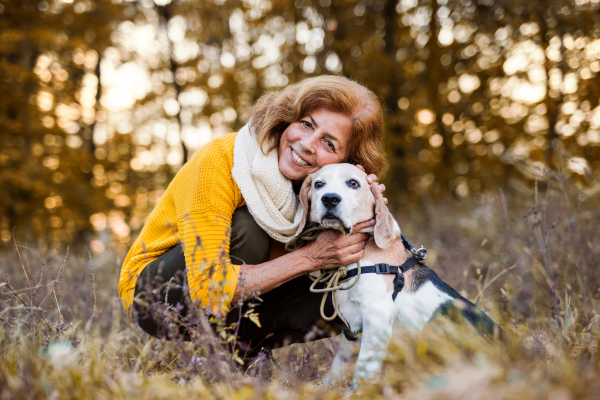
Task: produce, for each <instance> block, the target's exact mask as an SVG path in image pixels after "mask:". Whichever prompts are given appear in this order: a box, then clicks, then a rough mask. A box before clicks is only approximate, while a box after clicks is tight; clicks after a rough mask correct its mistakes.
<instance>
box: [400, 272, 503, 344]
mask: <svg viewBox="0 0 600 400" xmlns="http://www.w3.org/2000/svg"><path fill="white" fill-rule="evenodd" d="M395 304H396V307H397V310H398V312H397V319H398V320H399V321H400V322H401V323H403V324H404V325H406V326H408V327H410V328H415V329H419V330H420V329H422V328H423V327H424V325H425V324H427V323H428V322H429V321H430V320H431V319H433V318H434V317H436V315H441V316H445V317H448V318H451V319H452V320H454V321H456V322H460V321H464V320H466V321H468V322H469V323H470V324H471V325H473V326H474V327H475V328H476V329H478V330H479V331H480V332H481V333H482V334H485V335H490V336H492V335H494V331H495V329H497V328H496V325H495V324H494V321H492V319H491V318H490V317H489V316H488V315H487V314H486V313H484V312H483V311H481V310H480V309H479V308H478V307H477V306H476V305H475V304H473V303H472V302H471V301H469V300H468V299H466V298H464V297H463V296H461V294H460V293H458V292H457V291H456V290H454V289H453V288H452V287H451V286H450V285H448V284H447V283H446V282H444V281H443V280H442V279H441V278H440V277H439V276H438V275H437V274H436V273H435V272H434V271H432V270H431V269H429V268H427V267H426V266H425V265H416V266H415V267H413V268H412V269H411V270H410V271H408V272H407V273H406V274H405V287H404V290H402V292H400V294H399V295H398V297H397V298H396V301H395Z"/></svg>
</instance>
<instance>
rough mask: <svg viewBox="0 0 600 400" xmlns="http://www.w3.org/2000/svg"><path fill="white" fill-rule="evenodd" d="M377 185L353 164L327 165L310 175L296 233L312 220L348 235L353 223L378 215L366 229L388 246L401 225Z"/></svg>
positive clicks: (380, 243) (302, 193)
mask: <svg viewBox="0 0 600 400" xmlns="http://www.w3.org/2000/svg"><path fill="white" fill-rule="evenodd" d="M376 185H377V184H375V183H374V184H372V185H369V184H368V183H367V174H365V173H364V172H363V171H362V170H360V169H359V168H357V167H356V166H354V165H352V164H330V165H326V166H324V167H323V168H321V169H320V170H318V171H317V172H315V173H314V174H312V175H309V176H308V177H307V178H306V180H305V181H304V183H303V184H302V189H301V190H300V201H301V202H302V204H303V206H304V216H303V219H302V220H303V222H302V223H301V224H300V227H299V228H298V232H297V233H296V234H297V235H298V234H300V232H302V230H303V229H304V225H305V223H306V221H309V222H317V223H319V224H321V226H324V227H326V228H330V229H335V230H339V231H341V232H343V233H344V234H346V235H349V234H350V233H352V227H353V226H354V225H356V224H357V223H359V222H363V221H366V220H369V219H372V218H374V217H375V219H376V224H375V227H374V228H368V229H366V230H363V232H368V231H372V232H373V234H374V237H375V243H376V244H377V246H378V247H379V248H382V249H384V248H386V247H388V246H389V244H390V243H391V242H392V241H393V240H394V239H395V238H396V231H397V232H398V233H399V232H400V228H399V227H398V224H397V223H396V222H395V221H394V218H393V217H392V215H391V214H390V212H389V210H388V208H387V206H386V205H385V203H384V201H383V196H382V195H381V192H380V191H379V190H377V188H376Z"/></svg>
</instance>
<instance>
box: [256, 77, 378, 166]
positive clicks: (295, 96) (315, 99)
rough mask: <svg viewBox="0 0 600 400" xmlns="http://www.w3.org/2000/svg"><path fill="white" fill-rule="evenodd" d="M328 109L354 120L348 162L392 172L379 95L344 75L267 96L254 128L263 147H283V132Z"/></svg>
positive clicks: (258, 109)
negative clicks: (384, 149)
mask: <svg viewBox="0 0 600 400" xmlns="http://www.w3.org/2000/svg"><path fill="white" fill-rule="evenodd" d="M318 108H325V109H327V110H329V111H333V112H338V113H341V114H344V115H346V116H348V117H349V118H350V119H351V120H352V135H351V139H350V144H349V146H348V153H347V154H346V158H345V159H344V162H348V163H351V164H360V165H362V166H363V167H364V168H365V171H366V172H367V173H368V174H376V175H378V176H379V175H381V174H383V173H384V172H385V171H386V170H387V169H388V164H387V161H386V157H385V152H384V151H383V143H382V142H383V112H382V110H381V105H380V103H379V101H378V99H377V96H375V94H374V93H373V92H371V91H370V90H369V89H367V88H366V87H364V86H362V85H360V84H358V83H356V82H354V81H352V80H350V79H348V78H345V77H342V76H335V75H321V76H317V77H314V78H307V79H305V80H303V81H301V82H299V83H296V84H294V85H290V86H288V87H286V88H285V89H283V90H281V91H276V92H269V93H266V94H264V95H263V96H262V97H261V98H260V99H258V101H257V102H256V104H255V105H254V107H253V108H252V110H251V111H250V118H251V126H252V128H253V129H254V131H255V132H256V135H257V137H258V141H259V143H260V145H261V148H262V145H263V143H265V142H266V143H267V144H268V148H269V151H273V150H276V149H278V148H279V142H280V139H281V135H282V134H283V131H285V129H286V128H287V127H288V126H289V125H290V124H291V123H293V122H297V121H299V120H300V119H301V118H303V117H305V116H306V115H307V114H309V113H310V112H311V111H314V110H316V109H318Z"/></svg>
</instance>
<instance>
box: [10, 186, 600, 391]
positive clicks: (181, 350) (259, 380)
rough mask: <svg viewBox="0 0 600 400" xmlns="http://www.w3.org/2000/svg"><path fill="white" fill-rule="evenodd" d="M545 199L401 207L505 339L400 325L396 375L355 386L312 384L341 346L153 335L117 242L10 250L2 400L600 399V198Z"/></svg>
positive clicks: (444, 326)
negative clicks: (240, 345) (237, 349)
mask: <svg viewBox="0 0 600 400" xmlns="http://www.w3.org/2000/svg"><path fill="white" fill-rule="evenodd" d="M534 199H535V194H534V193H530V194H527V195H525V194H519V195H518V196H517V195H515V194H512V195H505V194H504V193H503V192H497V193H494V194H493V195H490V196H488V197H480V198H473V199H468V200H464V201H462V202H454V201H449V202H447V203H445V204H434V203H433V202H430V201H428V200H427V198H424V200H423V204H422V206H420V207H418V208H415V209H411V210H406V209H399V210H397V212H396V215H397V217H398V220H399V222H400V225H401V227H402V229H403V231H404V233H405V234H406V235H407V237H408V238H409V239H410V240H411V241H412V242H413V243H414V244H418V245H420V244H424V245H425V246H426V247H428V248H429V256H428V261H429V265H430V266H431V267H432V268H433V269H434V270H436V272H438V274H439V275H440V276H441V277H442V278H443V279H445V280H446V281H447V282H449V283H450V284H451V285H453V286H454V287H455V288H456V289H457V290H459V291H462V293H463V294H464V295H466V296H467V297H468V298H469V299H471V300H474V301H476V302H477V303H478V304H479V306H480V307H481V308H482V309H484V310H485V311H486V312H488V314H489V315H490V316H491V317H492V318H493V319H494V320H495V321H497V322H498V323H499V324H500V325H501V326H502V328H503V329H504V332H505V339H504V341H503V342H501V343H494V344H492V343H490V342H488V341H486V340H485V339H483V338H482V337H480V336H478V335H475V334H474V333H473V332H472V331H471V330H470V328H467V327H463V326H460V325H454V324H451V323H448V322H445V321H440V322H439V323H435V324H430V325H429V326H428V327H427V328H426V329H425V331H424V332H423V333H421V334H420V335H412V334H410V333H408V332H403V331H401V330H400V329H399V330H397V331H396V334H395V337H394V341H393V343H392V345H391V346H390V349H389V352H388V357H387V359H386V363H385V373H384V374H382V375H381V376H380V377H378V378H377V379H375V380H373V381H371V382H362V383H361V388H360V391H356V392H352V393H350V394H348V393H347V391H346V388H345V387H339V388H334V389H328V388H322V387H318V386H316V385H315V384H316V383H317V382H318V380H319V377H321V376H323V374H325V373H326V372H327V369H328V367H329V363H330V362H331V359H332V357H333V354H334V352H335V344H336V340H337V339H329V340H323V341H319V342H314V343H309V344H306V345H293V346H290V347H287V348H283V349H280V350H278V351H275V352H274V364H271V363H270V362H268V361H267V360H266V359H262V360H260V361H258V362H257V363H256V364H255V365H253V366H252V367H251V368H250V369H249V371H248V372H247V373H243V372H240V371H239V369H238V368H237V367H236V362H235V360H234V359H233V358H232V356H230V355H229V353H228V352H227V351H224V350H223V347H222V346H220V345H219V341H223V340H230V339H231V335H230V334H229V335H228V334H225V335H223V337H224V338H225V339H223V338H222V337H219V338H217V337H215V336H214V335H212V334H211V333H210V329H209V328H207V327H208V325H207V321H205V320H203V319H202V318H199V319H198V320H197V321H195V322H196V324H197V330H196V334H195V335H194V338H193V341H192V342H188V343H184V342H182V341H180V340H175V341H172V342H163V341H159V340H156V339H152V338H150V337H149V336H147V335H145V334H144V333H142V332H141V330H140V329H139V328H137V326H136V325H135V324H133V323H132V322H131V320H130V319H129V318H128V317H127V316H126V315H125V313H124V312H123V310H122V307H121V305H120V302H119V300H118V298H117V297H116V296H117V293H116V287H117V279H118V272H119V266H118V265H116V263H115V262H114V255H113V254H112V253H111V252H110V251H107V252H105V253H104V254H102V255H100V256H97V257H95V258H94V259H93V260H92V259H90V257H89V256H88V253H87V251H85V250H79V249H76V250H74V251H70V252H69V253H70V254H69V256H68V258H66V255H67V249H66V248H60V249H58V250H52V249H46V250H40V253H39V255H38V253H37V252H36V251H34V250H31V249H30V248H24V247H19V246H17V247H15V246H14V244H13V246H11V247H6V248H5V249H4V250H3V251H2V252H1V253H0V262H1V265H2V271H3V272H4V273H5V274H6V281H5V282H4V283H3V284H2V288H1V290H2V292H1V296H0V304H1V307H0V318H1V321H0V343H1V345H0V353H1V354H0V358H1V359H2V362H1V363H0V399H12V398H15V399H17V398H18V399H21V398H41V397H50V398H57V399H58V398H60V399H67V398H110V399H118V398H186V396H195V397H196V398H197V397H201V398H240V399H243V398H277V399H281V398H315V397H317V398H340V397H343V396H351V397H352V396H356V397H358V396H360V397H365V398H394V397H398V398H400V397H402V398H419V399H422V398H440V399H441V398H444V399H447V398H457V399H459V398H473V399H476V398H484V399H495V398H510V399H514V398H552V399H570V398H596V397H600V379H599V378H600V353H599V352H600V347H599V343H600V317H599V314H600V309H599V304H600V302H599V297H600V291H599V287H600V285H599V283H600V270H599V269H598V265H599V260H600V233H599V230H600V229H599V228H600V207H599V205H600V201H599V199H597V198H591V199H587V200H586V201H585V202H582V201H580V198H579V195H578V193H577V190H576V189H575V186H574V185H569V184H567V183H565V182H564V180H563V181H561V180H559V179H555V180H553V181H552V182H550V183H549V185H548V188H547V190H544V192H543V195H542V194H540V196H539V198H538V201H537V203H536V202H535V200H534ZM37 248H42V249H43V246H41V245H40V246H37ZM92 262H93V263H94V264H95V265H94V266H95V268H94V269H92ZM42 271H43V272H42ZM40 276H41V277H40Z"/></svg>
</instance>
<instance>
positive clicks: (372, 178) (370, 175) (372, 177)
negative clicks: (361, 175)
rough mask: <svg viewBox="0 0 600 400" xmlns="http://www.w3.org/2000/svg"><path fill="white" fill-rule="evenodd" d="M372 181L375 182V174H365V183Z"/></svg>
mask: <svg viewBox="0 0 600 400" xmlns="http://www.w3.org/2000/svg"><path fill="white" fill-rule="evenodd" d="M373 182H377V175H375V174H369V175H367V183H368V184H369V185H370V184H371V183H373Z"/></svg>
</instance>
